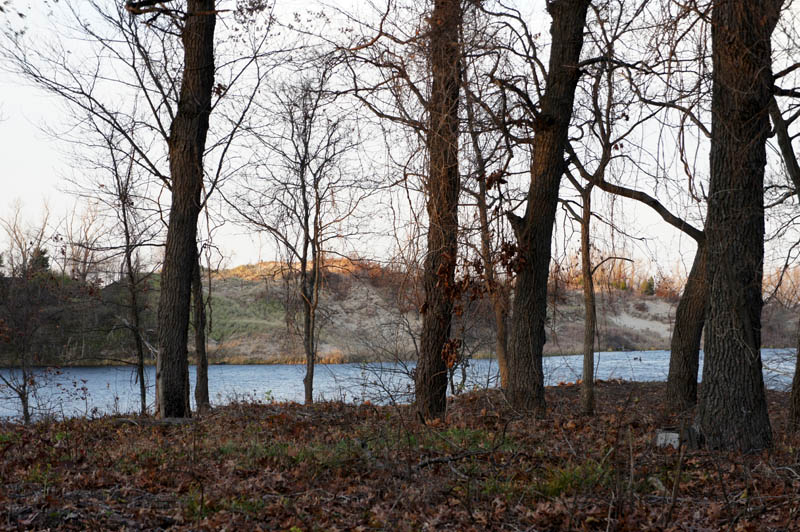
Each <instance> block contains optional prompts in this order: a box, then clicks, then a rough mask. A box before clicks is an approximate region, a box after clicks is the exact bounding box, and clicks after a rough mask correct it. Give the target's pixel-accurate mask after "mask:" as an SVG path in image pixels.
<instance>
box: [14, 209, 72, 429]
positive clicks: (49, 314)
mask: <svg viewBox="0 0 800 532" xmlns="http://www.w3.org/2000/svg"><path fill="white" fill-rule="evenodd" d="M48 215H49V211H48V210H47V209H46V208H45V213H44V216H43V218H42V220H41V221H40V222H39V223H37V224H35V225H32V226H28V225H26V224H25V222H24V220H23V219H22V208H21V205H20V204H17V205H16V207H15V208H14V211H13V214H12V215H11V216H10V217H8V218H5V219H0V226H2V229H3V231H4V232H5V234H6V237H7V239H8V246H9V247H8V249H6V251H5V253H4V257H5V259H6V261H7V268H8V276H7V277H0V329H1V330H0V346H2V347H3V349H2V352H3V354H4V355H5V356H6V357H8V360H9V362H10V364H11V365H12V366H13V367H14V369H12V370H11V371H10V372H8V373H5V374H0V390H2V388H6V389H8V390H10V391H11V393H12V394H13V395H15V396H16V397H17V399H19V401H20V406H21V409H22V419H23V421H24V422H25V423H26V424H27V423H30V421H31V419H32V405H31V396H32V394H33V393H35V391H36V388H37V387H38V386H39V384H40V383H39V380H40V378H41V377H42V373H41V371H40V370H38V368H37V366H39V365H40V363H39V361H40V355H41V352H42V351H43V350H45V349H49V348H53V346H54V345H55V344H56V342H52V343H51V342H49V341H48V339H47V337H49V336H52V335H48V334H42V332H43V331H44V330H45V329H46V328H47V326H48V325H52V323H53V321H54V319H55V317H56V314H57V313H58V310H57V309H56V310H53V309H54V304H53V303H54V302H55V301H57V300H58V292H59V290H58V288H59V287H58V283H57V281H56V279H55V277H54V276H53V275H52V273H51V272H50V265H49V259H48V257H47V244H48V242H47V241H48V239H49V233H50V231H51V230H52V229H51V228H50V227H48Z"/></svg>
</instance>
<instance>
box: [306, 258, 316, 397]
mask: <svg viewBox="0 0 800 532" xmlns="http://www.w3.org/2000/svg"><path fill="white" fill-rule="evenodd" d="M312 262H315V261H314V259H312ZM312 268H313V269H316V266H312ZM313 279H314V272H312V273H311V280H304V281H303V287H304V288H303V349H304V351H305V355H306V376H305V377H303V387H304V389H305V403H306V404H307V405H310V404H312V403H313V402H314V369H315V365H316V358H317V357H316V354H317V353H316V351H317V349H316V345H315V342H314V328H315V326H316V323H315V322H316V312H315V309H314V305H313V300H312V298H313V290H314V287H313V283H314V280H313Z"/></svg>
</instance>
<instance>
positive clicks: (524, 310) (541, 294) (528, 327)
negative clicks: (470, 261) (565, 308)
mask: <svg viewBox="0 0 800 532" xmlns="http://www.w3.org/2000/svg"><path fill="white" fill-rule="evenodd" d="M588 5H589V1H588V0H558V1H554V2H550V3H549V7H548V10H549V11H550V15H551V16H552V18H553V21H552V23H551V26H550V35H551V38H552V45H551V49H550V60H549V63H548V69H549V70H548V73H547V80H546V87H547V88H546V89H545V93H544V95H543V96H542V98H541V101H540V113H539V115H538V117H537V119H536V127H535V136H534V138H533V148H532V153H533V158H532V161H531V170H530V172H531V185H530V189H529V191H528V198H527V205H526V209H525V216H524V217H523V218H520V217H518V216H514V215H509V218H510V219H511V225H512V227H513V228H514V233H515V235H516V238H517V244H518V246H519V254H520V259H521V261H520V269H519V272H518V275H517V284H516V293H515V297H514V302H513V306H512V312H511V323H510V335H509V342H508V377H509V378H508V387H507V390H506V397H507V398H508V400H509V402H510V403H511V405H512V406H514V407H515V408H517V409H521V410H535V411H536V412H537V413H538V414H543V413H544V411H545V399H544V374H543V372H542V349H543V347H544V343H545V319H546V317H547V277H548V274H549V268H550V246H551V240H552V235H553V223H554V222H555V215H556V206H557V203H558V189H559V184H560V183H561V176H562V174H563V173H564V149H565V144H566V141H567V131H568V129H569V122H570V118H571V117H572V104H573V100H574V97H575V87H576V85H577V83H578V79H579V77H580V72H579V69H578V66H577V65H578V60H579V59H580V54H581V48H582V46H583V28H584V24H585V22H586V11H587V8H588Z"/></svg>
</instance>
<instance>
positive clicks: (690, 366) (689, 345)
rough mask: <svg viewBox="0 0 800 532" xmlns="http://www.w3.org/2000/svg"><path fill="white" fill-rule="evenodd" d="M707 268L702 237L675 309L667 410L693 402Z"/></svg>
mask: <svg viewBox="0 0 800 532" xmlns="http://www.w3.org/2000/svg"><path fill="white" fill-rule="evenodd" d="M707 271H708V253H707V251H706V244H705V240H702V241H700V242H698V244H697V253H696V254H695V256H694V263H692V269H691V271H690V272H689V278H688V279H687V280H686V286H685V287H684V289H683V295H681V299H680V302H678V309H677V310H676V312H675V328H674V329H673V332H672V341H671V343H670V356H669V375H668V377H667V409H668V410H669V411H670V412H685V411H686V410H689V409H691V408H694V406H695V404H696V403H697V372H698V369H699V367H700V340H701V338H702V335H703V326H704V325H705V322H706V312H707V309H708V298H709V288H710V286H709V284H708V279H707Z"/></svg>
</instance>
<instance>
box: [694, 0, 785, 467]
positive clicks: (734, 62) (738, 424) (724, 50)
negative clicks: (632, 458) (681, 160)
mask: <svg viewBox="0 0 800 532" xmlns="http://www.w3.org/2000/svg"><path fill="white" fill-rule="evenodd" d="M781 4H782V0H765V1H762V2H751V1H749V0H727V1H724V2H717V3H715V5H714V8H713V13H712V39H713V43H712V59H713V67H714V71H713V93H712V102H711V111H712V139H711V165H710V169H711V172H710V176H711V179H710V183H709V202H708V217H707V221H706V238H707V240H706V246H707V248H708V279H709V283H710V285H711V287H710V294H711V296H710V303H709V309H708V321H707V323H706V336H705V364H704V365H703V385H702V387H701V388H700V397H699V405H698V411H697V417H696V425H697V428H698V429H699V432H700V434H701V435H702V437H703V438H704V439H705V443H706V445H708V446H709V447H711V448H722V449H739V450H742V451H753V450H757V449H763V448H766V447H769V446H771V444H772V429H771V426H770V421H769V414H768V412H767V402H766V396H765V391H764V377H763V373H762V368H761V352H760V347H761V308H762V299H761V289H762V277H763V261H764V167H765V165H766V149H765V143H766V140H767V136H768V135H769V132H770V124H769V116H768V109H769V105H770V101H771V98H772V88H773V80H772V72H771V62H772V57H771V45H770V38H771V35H772V31H773V30H774V28H775V25H776V24H777V21H778V17H779V14H780V7H781Z"/></svg>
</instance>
